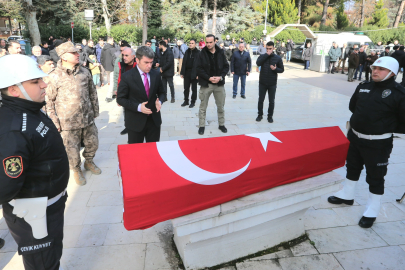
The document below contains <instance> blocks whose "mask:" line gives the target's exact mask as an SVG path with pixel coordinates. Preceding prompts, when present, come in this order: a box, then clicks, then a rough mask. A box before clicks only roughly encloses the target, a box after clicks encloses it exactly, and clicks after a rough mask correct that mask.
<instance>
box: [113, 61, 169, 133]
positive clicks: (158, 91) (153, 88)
mask: <svg viewBox="0 0 405 270" xmlns="http://www.w3.org/2000/svg"><path fill="white" fill-rule="evenodd" d="M149 74H150V82H149V85H150V90H149V99H148V96H147V95H146V91H145V86H144V85H143V79H142V78H141V75H140V74H139V71H138V68H137V67H134V68H133V69H131V70H129V71H127V72H125V73H124V74H123V75H122V77H121V82H120V84H119V86H118V91H117V103H118V104H119V105H121V106H122V107H124V108H125V110H124V111H125V127H126V128H127V129H128V130H131V131H135V132H141V131H142V130H143V129H144V128H145V125H146V121H147V119H148V117H152V118H153V121H154V122H155V124H156V126H158V127H159V126H160V125H161V124H162V118H161V116H160V112H157V109H156V104H155V102H156V99H157V98H159V100H160V101H161V102H162V103H163V101H165V100H166V92H165V91H164V89H163V84H162V80H161V77H160V72H159V71H157V70H154V69H151V70H150V72H149ZM145 101H148V103H147V104H146V107H147V108H149V109H151V110H152V114H151V115H147V114H144V113H142V112H138V106H139V104H141V103H143V102H145Z"/></svg>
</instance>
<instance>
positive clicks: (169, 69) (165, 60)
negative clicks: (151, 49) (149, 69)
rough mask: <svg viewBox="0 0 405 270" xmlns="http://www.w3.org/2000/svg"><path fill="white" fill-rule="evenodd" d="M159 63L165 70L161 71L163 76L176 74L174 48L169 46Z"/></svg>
mask: <svg viewBox="0 0 405 270" xmlns="http://www.w3.org/2000/svg"><path fill="white" fill-rule="evenodd" d="M159 65H160V68H161V70H163V72H162V73H161V74H162V76H163V77H173V76H174V56H173V51H172V49H170V48H169V47H167V49H166V51H164V52H162V54H161V56H160V63H159Z"/></svg>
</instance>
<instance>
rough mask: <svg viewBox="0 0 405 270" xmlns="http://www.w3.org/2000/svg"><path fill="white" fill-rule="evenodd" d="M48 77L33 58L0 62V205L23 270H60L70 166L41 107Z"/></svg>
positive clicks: (9, 57) (14, 58)
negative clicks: (0, 164) (0, 101)
mask: <svg viewBox="0 0 405 270" xmlns="http://www.w3.org/2000/svg"><path fill="white" fill-rule="evenodd" d="M46 76H48V75H47V74H46V73H44V72H43V71H42V70H41V69H40V68H39V66H38V64H37V63H36V62H35V61H34V60H32V59H31V58H29V57H27V56H25V55H7V56H4V57H2V58H0V92H1V95H2V98H3V99H2V104H1V107H0V123H1V125H0V149H1V150H0V160H1V161H2V167H3V168H1V169H0V203H1V204H2V207H3V216H4V218H5V220H6V223H7V226H8V228H9V230H10V233H11V235H12V236H13V238H14V240H15V241H16V242H17V245H18V254H19V255H22V258H23V263H24V267H25V269H32V270H34V269H35V270H39V269H40V270H54V269H60V262H59V261H60V258H61V256H62V249H63V247H62V240H63V223H64V220H63V216H64V210H65V203H66V199H67V194H66V187H67V184H68V181H69V161H68V157H67V154H66V151H65V147H64V145H63V141H62V138H61V136H60V134H59V132H58V130H57V129H56V127H55V125H54V124H53V122H52V120H51V119H49V118H48V116H46V115H45V113H44V112H43V111H42V110H41V108H42V107H43V106H44V105H45V88H46V86H47V85H46V83H44V81H43V80H42V79H41V78H42V77H46Z"/></svg>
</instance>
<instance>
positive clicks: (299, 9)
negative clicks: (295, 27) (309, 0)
mask: <svg viewBox="0 0 405 270" xmlns="http://www.w3.org/2000/svg"><path fill="white" fill-rule="evenodd" d="M301 4H302V0H298V24H300V23H301Z"/></svg>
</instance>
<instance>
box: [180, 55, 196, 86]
mask: <svg viewBox="0 0 405 270" xmlns="http://www.w3.org/2000/svg"><path fill="white" fill-rule="evenodd" d="M199 54H200V51H199V50H198V49H197V48H195V49H194V50H191V49H190V48H188V49H187V51H186V53H185V54H184V58H183V64H182V66H181V71H180V75H183V76H185V75H186V73H187V74H190V75H191V79H192V80H194V79H195V78H196V77H197V58H198V55H199ZM189 66H192V68H191V69H190V68H188V67H189Z"/></svg>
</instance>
